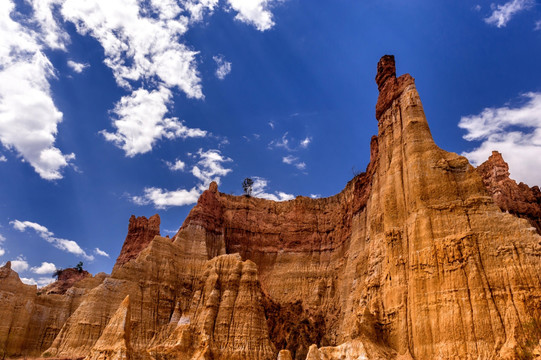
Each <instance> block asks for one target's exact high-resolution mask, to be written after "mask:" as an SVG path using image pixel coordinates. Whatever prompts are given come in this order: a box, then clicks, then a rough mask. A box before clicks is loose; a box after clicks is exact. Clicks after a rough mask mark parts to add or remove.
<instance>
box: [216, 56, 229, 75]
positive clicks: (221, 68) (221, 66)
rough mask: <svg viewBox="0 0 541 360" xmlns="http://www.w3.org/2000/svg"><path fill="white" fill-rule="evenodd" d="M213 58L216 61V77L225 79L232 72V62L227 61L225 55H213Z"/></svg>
mask: <svg viewBox="0 0 541 360" xmlns="http://www.w3.org/2000/svg"><path fill="white" fill-rule="evenodd" d="M212 59H213V60H214V61H215V62H216V72H215V74H216V77H217V78H218V79H220V80H223V79H225V77H226V76H227V75H228V74H229V73H230V72H231V63H230V62H229V61H225V58H224V56H223V55H218V56H213V57H212Z"/></svg>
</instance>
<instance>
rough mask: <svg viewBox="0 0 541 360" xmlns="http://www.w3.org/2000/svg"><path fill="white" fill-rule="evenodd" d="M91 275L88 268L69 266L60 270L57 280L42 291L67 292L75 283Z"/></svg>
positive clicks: (45, 292) (44, 292)
mask: <svg viewBox="0 0 541 360" xmlns="http://www.w3.org/2000/svg"><path fill="white" fill-rule="evenodd" d="M91 277H92V275H91V274H90V273H89V272H88V271H86V270H78V269H76V268H67V269H64V270H62V271H60V272H59V273H58V278H57V280H56V281H55V282H53V283H51V284H49V285H47V286H45V287H44V288H43V289H41V291H40V293H41V294H47V295H52V294H65V293H66V291H68V289H70V288H71V287H73V286H74V285H75V283H77V282H79V281H81V280H83V279H86V278H91Z"/></svg>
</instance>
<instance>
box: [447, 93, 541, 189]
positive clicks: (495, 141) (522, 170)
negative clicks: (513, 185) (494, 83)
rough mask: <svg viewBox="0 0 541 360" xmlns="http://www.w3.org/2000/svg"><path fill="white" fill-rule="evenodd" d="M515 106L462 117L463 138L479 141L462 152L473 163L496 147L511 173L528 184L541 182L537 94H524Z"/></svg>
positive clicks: (540, 108)
mask: <svg viewBox="0 0 541 360" xmlns="http://www.w3.org/2000/svg"><path fill="white" fill-rule="evenodd" d="M521 100H522V101H521V103H520V104H518V105H517V106H514V107H512V106H510V105H506V106H502V107H498V108H485V109H484V110H483V111H482V112H481V113H479V114H477V115H469V116H464V117H462V118H461V119H460V122H459V124H458V126H459V127H460V128H462V129H464V130H466V134H465V135H464V139H466V140H468V141H476V142H480V145H479V146H478V147H477V148H475V149H474V150H472V151H469V152H464V153H463V154H462V155H464V156H466V157H467V158H469V159H470V160H471V161H472V162H473V163H474V164H475V165H479V164H481V163H482V162H484V161H485V160H486V159H488V157H489V156H490V154H491V153H492V150H498V151H499V152H501V153H502V154H503V157H504V159H505V160H506V161H507V162H508V163H509V171H510V173H511V176H512V177H513V178H514V179H516V180H518V181H523V182H525V183H527V184H529V185H530V186H532V185H541V173H540V172H539V171H532V169H541V93H534V92H531V93H527V94H524V95H523V96H522V97H521Z"/></svg>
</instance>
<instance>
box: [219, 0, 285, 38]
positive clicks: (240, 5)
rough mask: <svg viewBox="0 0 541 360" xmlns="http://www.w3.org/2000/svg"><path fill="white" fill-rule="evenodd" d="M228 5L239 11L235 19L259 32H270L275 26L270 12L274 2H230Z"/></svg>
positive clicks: (260, 0) (261, 0)
mask: <svg viewBox="0 0 541 360" xmlns="http://www.w3.org/2000/svg"><path fill="white" fill-rule="evenodd" d="M228 3H229V5H230V6H231V8H232V9H234V10H235V11H237V15H236V16H235V19H237V20H239V21H242V22H244V23H247V24H251V25H254V26H255V27H256V28H257V29H258V30H259V31H265V30H269V29H270V28H272V27H273V26H274V21H273V20H272V13H271V12H270V5H271V4H272V3H273V1H272V0H228Z"/></svg>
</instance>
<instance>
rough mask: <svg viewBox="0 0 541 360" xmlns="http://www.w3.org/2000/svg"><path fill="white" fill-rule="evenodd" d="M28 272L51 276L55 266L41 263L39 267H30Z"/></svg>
mask: <svg viewBox="0 0 541 360" xmlns="http://www.w3.org/2000/svg"><path fill="white" fill-rule="evenodd" d="M30 270H31V271H32V272H34V273H36V274H39V275H46V274H52V273H54V272H55V271H56V265H55V264H53V263H50V262H42V263H41V265H40V266H36V267H32V268H31V269H30Z"/></svg>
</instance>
